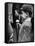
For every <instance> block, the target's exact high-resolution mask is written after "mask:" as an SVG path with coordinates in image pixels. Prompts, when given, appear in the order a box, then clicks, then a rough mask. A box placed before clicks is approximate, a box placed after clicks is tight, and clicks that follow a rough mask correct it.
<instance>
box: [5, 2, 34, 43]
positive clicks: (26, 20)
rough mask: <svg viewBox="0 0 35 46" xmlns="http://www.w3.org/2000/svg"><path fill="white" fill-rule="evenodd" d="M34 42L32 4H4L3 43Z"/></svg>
mask: <svg viewBox="0 0 35 46" xmlns="http://www.w3.org/2000/svg"><path fill="white" fill-rule="evenodd" d="M29 42H34V4H31V3H17V2H15V3H13V2H7V3H5V43H29Z"/></svg>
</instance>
